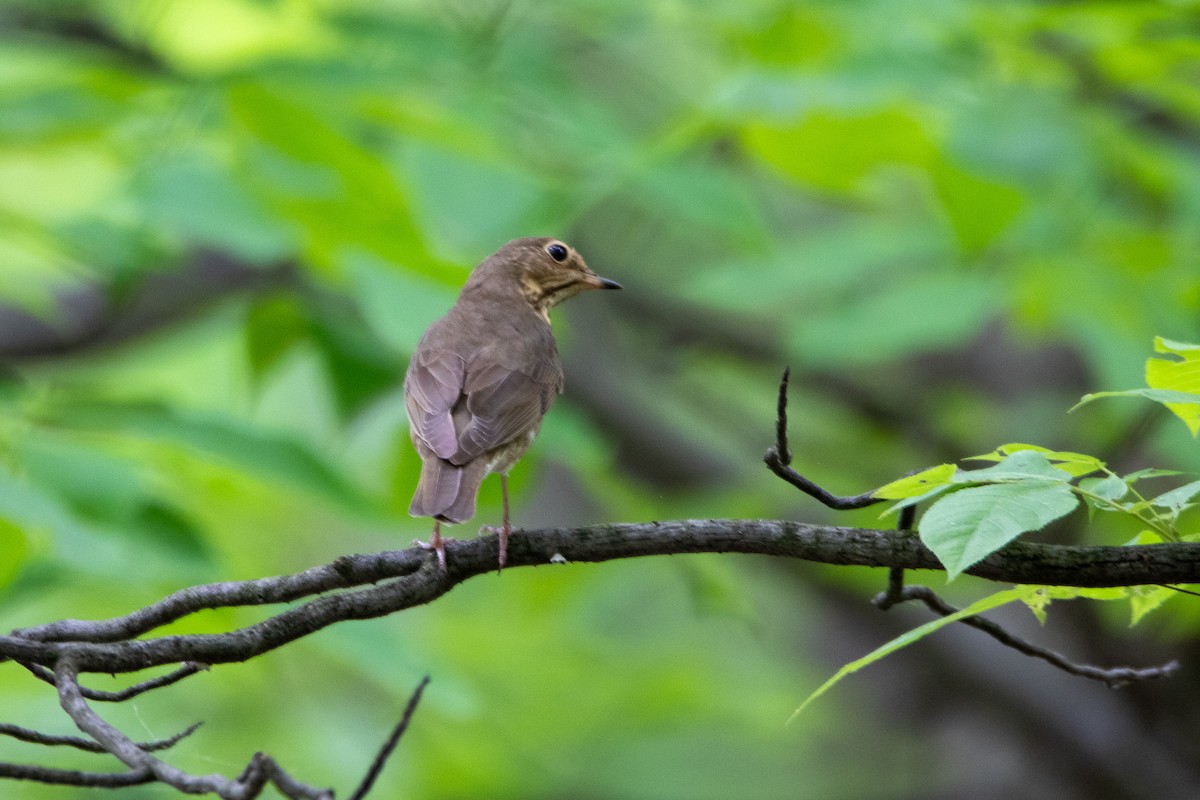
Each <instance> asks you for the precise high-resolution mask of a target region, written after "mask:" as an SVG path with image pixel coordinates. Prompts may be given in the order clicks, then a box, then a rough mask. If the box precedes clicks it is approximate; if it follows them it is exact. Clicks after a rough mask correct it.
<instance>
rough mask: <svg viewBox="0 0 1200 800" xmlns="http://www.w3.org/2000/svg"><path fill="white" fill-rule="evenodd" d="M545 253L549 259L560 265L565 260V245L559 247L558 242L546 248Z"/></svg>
mask: <svg viewBox="0 0 1200 800" xmlns="http://www.w3.org/2000/svg"><path fill="white" fill-rule="evenodd" d="M546 252H547V253H549V254H550V257H551V258H553V259H554V260H555V261H557V262H558V263H560V264H561V263H562V262H564V261H566V260H567V248H566V246H565V245H561V244H559V243H558V242H555V243H554V244H552V245H548V246H547V247H546Z"/></svg>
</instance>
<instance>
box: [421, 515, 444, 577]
mask: <svg viewBox="0 0 1200 800" xmlns="http://www.w3.org/2000/svg"><path fill="white" fill-rule="evenodd" d="M447 541H449V540H447V539H443V538H442V522H441V520H437V519H435V520H434V521H433V536H431V537H430V538H429V542H428V543H426V542H422V541H421V540H420V539H413V544H415V545H416V546H417V547H420V548H422V549H424V550H432V551H433V552H435V553H437V560H438V566H439V567H441V568H442V572H445V571H446V542H447Z"/></svg>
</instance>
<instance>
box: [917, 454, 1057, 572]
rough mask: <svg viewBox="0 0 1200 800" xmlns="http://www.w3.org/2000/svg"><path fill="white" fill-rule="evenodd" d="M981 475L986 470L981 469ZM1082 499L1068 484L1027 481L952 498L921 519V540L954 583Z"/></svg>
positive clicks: (973, 489)
mask: <svg viewBox="0 0 1200 800" xmlns="http://www.w3.org/2000/svg"><path fill="white" fill-rule="evenodd" d="M981 471H982V470H981ZM1078 504H1079V499H1078V498H1077V497H1076V496H1075V494H1074V492H1072V491H1071V488H1070V486H1068V485H1067V484H1066V483H1052V482H1049V481H1045V480H1026V481H1018V482H1013V483H1001V484H992V485H987V486H975V487H970V488H967V489H963V490H962V491H958V492H954V493H953V494H949V495H947V496H945V497H943V498H941V499H940V500H938V501H937V502H936V503H934V504H933V505H932V506H931V507H930V508H929V510H928V511H926V512H925V514H924V515H923V516H922V517H921V522H920V524H919V525H918V530H919V532H920V534H921V541H922V542H924V543H925V546H926V547H928V548H929V549H930V550H932V551H933V552H934V554H935V555H936V556H937V557H938V559H939V560H940V561H941V562H942V564H943V565H944V566H945V567H946V572H947V574H948V575H949V577H950V578H954V577H956V576H957V575H958V574H959V573H961V572H962V571H963V570H964V569H966V568H967V567H969V566H971V565H972V564H974V563H976V562H977V561H979V560H980V559H983V558H986V557H987V556H988V555H990V554H991V553H994V552H995V551H997V550H999V549H1000V548H1001V547H1003V546H1004V545H1006V544H1008V543H1009V542H1011V541H1012V540H1013V539H1015V538H1017V537H1018V536H1020V535H1021V534H1022V533H1026V532H1028V531H1033V530H1038V529H1039V528H1042V527H1044V526H1046V525H1047V524H1049V523H1050V522H1053V521H1054V520H1056V519H1058V518H1059V517H1061V516H1063V515H1065V514H1067V513H1069V512H1070V511H1071V510H1072V509H1074V508H1075V506H1077V505H1078Z"/></svg>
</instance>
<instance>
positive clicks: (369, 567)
mask: <svg viewBox="0 0 1200 800" xmlns="http://www.w3.org/2000/svg"><path fill="white" fill-rule="evenodd" d="M684 553H758V554H762V555H771V556H778V557H785V558H798V559H803V560H807V561H817V562H821V563H826V564H839V565H860V566H872V567H894V568H902V569H941V564H940V563H939V562H938V560H937V558H936V557H935V556H934V555H933V553H931V552H930V551H929V550H928V549H926V548H925V546H924V545H923V544H921V541H920V539H919V538H918V537H917V536H916V534H914V533H912V532H908V531H891V530H872V529H866V528H843V527H836V526H826V525H810V524H807V523H803V522H793V521H786V520H680V521H671V522H649V523H625V524H610V525H597V526H592V527H587V528H555V529H542V530H530V531H518V532H516V533H515V535H514V536H513V538H512V540H511V541H510V544H509V554H508V566H509V569H511V568H514V567H519V566H537V565H543V564H549V563H551V562H552V561H555V562H557V561H562V560H564V559H565V560H566V561H586V562H598V561H610V560H613V559H618V558H632V557H636V556H649V555H677V554H684ZM447 555H448V558H449V563H450V567H449V571H448V572H446V573H441V572H440V571H439V570H437V569H436V565H435V563H434V561H433V556H432V555H430V554H429V553H427V552H425V551H422V550H420V549H417V548H412V549H409V550H402V551H390V552H385V553H377V554H372V555H356V556H347V557H344V558H341V559H338V560H337V561H335V562H333V563H331V564H328V565H325V566H322V567H315V568H313V569H310V570H306V571H305V572H302V573H298V574H296V575H285V576H280V577H276V578H263V579H259V580H256V581H245V582H238V583H218V584H209V585H206V586H196V587H192V588H190V589H187V590H184V591H182V592H177V593H176V594H174V595H171V596H170V597H168V598H167V599H165V600H163V601H161V602H160V603H156V604H154V605H152V606H149V607H147V608H145V609H143V610H141V611H137V612H134V613H133V614H130V615H128V616H126V617H119V618H116V619H113V620H104V621H98V622H88V621H82V620H67V621H64V622H60V623H54V624H51V625H46V626H41V627H37V628H29V629H26V630H24V631H17V632H14V634H13V635H10V636H0V656H3V657H7V658H10V659H13V660H17V661H21V662H26V663H36V664H43V665H46V666H48V667H52V666H53V665H54V664H55V662H56V661H57V660H58V659H59V657H60V656H62V655H64V654H67V653H69V654H71V656H72V659H73V660H74V662H75V664H76V665H77V667H78V669H79V670H80V671H81V672H112V673H118V672H134V671H137V670H141V669H145V668H147V667H152V666H159V665H165V664H178V663H182V662H187V661H192V662H199V663H204V664H218V663H228V662H234V661H245V660H246V659H249V658H252V657H253V656H255V655H258V654H261V653H264V652H266V651H268V650H272V649H274V648H276V647H279V646H281V645H284V644H286V643H288V642H290V641H294V640H295V639H298V638H301V637H303V636H306V635H308V634H310V633H312V632H314V631H317V630H320V629H322V628H324V627H327V626H328V625H331V624H333V623H335V622H339V621H342V620H349V619H366V618H371V617H379V616H384V615H387V614H391V613H393V612H396V611H399V610H402V609H405V608H411V607H413V606H417V605H422V604H425V603H428V602H430V601H432V600H434V599H436V598H437V597H439V596H441V595H442V594H444V593H446V592H448V591H449V590H450V589H452V588H453V587H454V586H456V585H457V584H459V583H462V582H463V581H465V580H467V579H469V578H472V577H474V576H476V575H483V574H489V573H491V572H493V571H494V570H495V566H496V559H497V555H498V546H497V538H496V537H495V536H490V535H489V536H484V537H480V538H477V539H467V540H461V541H456V542H451V543H450V544H449V545H448V546H447ZM417 567H419V568H417ZM414 568H416V569H415V570H414ZM967 572H968V573H969V574H971V575H975V576H978V577H981V578H986V579H988V580H993V581H1000V582H1004V583H1035V584H1046V585H1055V586H1083V587H1097V586H1135V585H1153V584H1167V583H1200V544H1196V543H1174V544H1157V545H1145V546H1137V547H1107V546H1098V547H1084V546H1071V545H1048V544H1035V543H1029V542H1014V543H1012V544H1010V545H1009V546H1007V547H1005V548H1004V549H1002V550H1000V551H999V552H997V553H993V554H992V555H990V556H989V557H987V558H986V559H984V560H983V561H981V562H980V563H978V564H976V565H975V566H974V567H971V568H970V569H968V570H967ZM376 582H378V583H376ZM364 584H370V585H368V586H366V588H358V589H348V587H353V586H363V585H364ZM331 589H346V590H343V591H336V592H333V593H330V594H324V595H321V596H318V597H316V598H315V599H312V600H310V601H308V602H307V603H304V604H303V605H300V606H297V607H295V608H290V609H288V610H286V611H284V612H282V613H281V614H279V615H277V616H274V617H272V618H270V619H267V620H265V621H263V622H260V623H258V624H256V625H252V626H249V627H247V628H243V629H240V630H236V631H231V632H227V633H217V634H204V635H188V636H165V637H161V638H156V639H139V640H135V641H120V642H114V641H113V640H114V639H116V638H120V636H121V635H122V634H123V635H124V636H130V635H140V634H142V633H145V632H147V631H149V630H152V629H153V628H155V627H157V626H158V625H162V624H165V623H166V622H168V621H171V620H175V619H178V618H180V617H182V616H185V615H187V614H189V613H192V612H194V611H198V610H201V609H206V608H212V607H214V606H218V605H231V604H233V605H254V604H268V603H280V602H287V601H291V600H296V599H299V598H300V597H304V596H307V595H314V594H319V593H321V592H327V591H329V590H331ZM118 631H120V632H121V634H118V633H117V632H118Z"/></svg>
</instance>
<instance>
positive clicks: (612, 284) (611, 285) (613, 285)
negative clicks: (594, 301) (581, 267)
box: [587, 274, 621, 289]
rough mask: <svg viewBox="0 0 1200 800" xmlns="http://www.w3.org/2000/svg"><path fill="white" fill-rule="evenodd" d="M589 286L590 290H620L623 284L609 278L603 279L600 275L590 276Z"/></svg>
mask: <svg viewBox="0 0 1200 800" xmlns="http://www.w3.org/2000/svg"><path fill="white" fill-rule="evenodd" d="M587 285H588V288H590V289H620V288H621V284H619V283H617V282H616V281H610V280H609V279H608V278H601V277H600V276H599V275H594V274H593V275H589V276H588V279H587Z"/></svg>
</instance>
